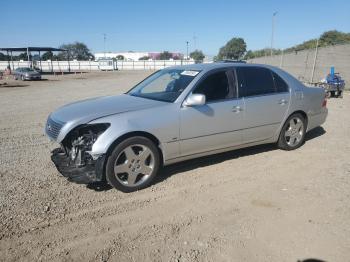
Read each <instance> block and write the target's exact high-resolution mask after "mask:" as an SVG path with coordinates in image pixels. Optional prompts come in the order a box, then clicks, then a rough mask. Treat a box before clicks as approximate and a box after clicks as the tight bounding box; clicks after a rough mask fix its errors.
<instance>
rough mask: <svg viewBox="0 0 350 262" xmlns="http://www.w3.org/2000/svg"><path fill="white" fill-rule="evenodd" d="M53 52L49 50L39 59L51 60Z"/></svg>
mask: <svg viewBox="0 0 350 262" xmlns="http://www.w3.org/2000/svg"><path fill="white" fill-rule="evenodd" d="M52 58H53V53H52V52H51V51H48V52H45V53H44V54H43V55H42V56H41V59H42V60H44V61H46V60H53V59H52Z"/></svg>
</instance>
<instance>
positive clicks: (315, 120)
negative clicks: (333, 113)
mask: <svg viewBox="0 0 350 262" xmlns="http://www.w3.org/2000/svg"><path fill="white" fill-rule="evenodd" d="M327 115H328V109H327V108H324V109H323V110H322V112H321V113H319V114H316V115H312V116H310V115H309V116H308V126H307V131H310V130H311V129H314V128H316V127H318V126H320V125H322V124H323V123H324V122H325V121H326V118H327Z"/></svg>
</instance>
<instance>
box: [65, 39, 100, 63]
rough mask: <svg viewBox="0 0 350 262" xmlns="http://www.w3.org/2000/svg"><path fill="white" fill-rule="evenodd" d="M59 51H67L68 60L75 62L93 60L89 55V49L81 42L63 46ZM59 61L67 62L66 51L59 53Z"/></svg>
mask: <svg viewBox="0 0 350 262" xmlns="http://www.w3.org/2000/svg"><path fill="white" fill-rule="evenodd" d="M60 48H61V49H66V50H68V53H69V59H70V60H71V59H76V60H89V59H94V56H93V55H92V54H91V52H90V50H89V48H88V47H87V46H86V45H85V44H84V43H81V42H74V43H72V44H63V45H61V46H60ZM58 58H59V60H68V54H67V52H66V51H63V52H60V53H59V54H58Z"/></svg>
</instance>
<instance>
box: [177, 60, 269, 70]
mask: <svg viewBox="0 0 350 262" xmlns="http://www.w3.org/2000/svg"><path fill="white" fill-rule="evenodd" d="M237 66H240V67H241V66H242V67H264V68H270V69H272V68H275V67H273V66H270V65H263V64H247V63H243V62H242V63H240V62H214V63H203V64H191V65H181V66H174V67H171V68H174V69H182V70H199V71H210V70H213V69H220V68H227V67H237Z"/></svg>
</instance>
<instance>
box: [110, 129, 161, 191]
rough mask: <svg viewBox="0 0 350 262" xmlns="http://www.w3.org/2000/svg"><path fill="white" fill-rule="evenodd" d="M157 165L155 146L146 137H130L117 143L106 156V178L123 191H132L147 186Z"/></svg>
mask: <svg viewBox="0 0 350 262" xmlns="http://www.w3.org/2000/svg"><path fill="white" fill-rule="evenodd" d="M159 167H160V154H159V150H158V148H157V146H156V145H155V144H154V143H153V142H152V141H151V140H149V139H148V138H145V137H142V136H135V137H130V138H127V139H125V140H124V141H122V142H121V143H119V144H118V145H117V146H116V147H115V148H114V149H113V151H112V152H111V154H110V155H109V156H108V159H107V163H106V180H107V182H108V183H109V184H110V185H111V186H113V187H114V188H116V189H118V190H120V191H122V192H124V193H129V192H134V191H137V190H140V189H143V188H145V187H147V186H149V185H150V184H151V183H152V181H153V180H154V178H155V177H156V175H157V173H158V170H159Z"/></svg>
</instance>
